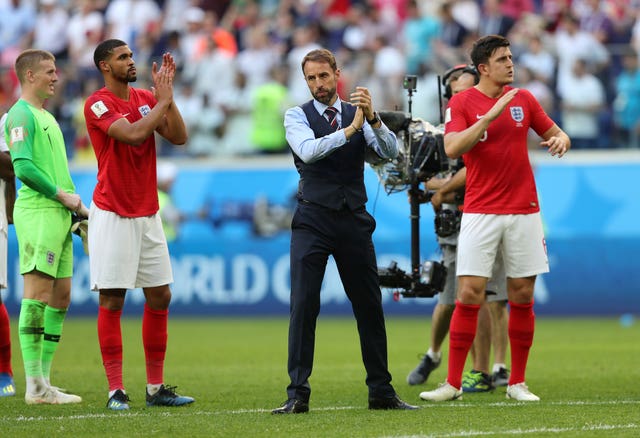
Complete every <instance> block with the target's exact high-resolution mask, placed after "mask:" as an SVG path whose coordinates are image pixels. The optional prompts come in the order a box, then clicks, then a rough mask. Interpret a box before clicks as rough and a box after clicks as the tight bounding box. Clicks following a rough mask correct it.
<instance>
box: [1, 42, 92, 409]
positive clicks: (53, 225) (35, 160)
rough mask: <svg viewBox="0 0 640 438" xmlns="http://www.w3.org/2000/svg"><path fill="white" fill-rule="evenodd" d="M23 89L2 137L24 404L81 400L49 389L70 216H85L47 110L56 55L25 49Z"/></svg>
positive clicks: (19, 69)
mask: <svg viewBox="0 0 640 438" xmlns="http://www.w3.org/2000/svg"><path fill="white" fill-rule="evenodd" d="M15 69H16V74H17V76H18V79H19V80H20V86H21V89H22V92H21V95H20V99H19V100H18V101H17V102H16V103H15V104H14V105H13V106H12V107H11V109H10V110H9V113H8V117H7V121H6V125H5V130H4V133H3V134H4V136H5V139H6V141H7V144H8V145H9V151H10V153H11V159H12V161H13V167H14V170H15V174H16V176H17V177H18V179H20V181H21V182H22V187H21V188H20V190H19V191H18V198H17V200H16V203H15V209H14V225H15V230H16V235H17V238H18V251H19V256H20V273H21V274H22V275H23V278H24V294H23V299H22V303H21V307H20V318H19V322H18V331H19V339H20V348H21V350H22V357H23V362H24V370H25V376H26V392H25V402H26V403H27V404H67V403H79V402H80V401H82V399H81V398H80V397H79V396H77V395H73V394H67V393H65V392H63V390H61V389H60V388H57V387H55V386H52V385H51V383H50V380H49V376H50V370H51V362H52V358H53V355H54V353H55V351H56V349H57V347H58V342H59V340H60V336H61V334H62V325H63V321H64V318H65V315H66V313H67V308H68V307H69V303H70V302H71V276H72V273H73V245H72V244H73V242H72V238H71V234H70V232H69V230H70V227H71V216H72V212H75V213H76V214H77V215H78V216H84V217H87V216H88V214H89V211H88V209H87V207H86V206H85V205H84V204H83V203H82V200H81V199H80V196H79V195H78V194H76V193H75V186H74V184H73V181H72V180H71V175H70V173H69V165H68V163H67V156H66V149H65V144H64V138H63V136H62V131H61V130H60V127H59V125H58V122H57V121H56V120H55V118H54V117H53V115H51V113H49V112H48V111H47V110H45V109H44V104H45V102H46V100H47V99H48V98H50V97H52V96H53V94H54V92H55V87H56V82H57V81H58V76H57V74H56V67H55V58H54V56H53V55H52V54H51V53H49V52H47V51H43V50H32V49H30V50H25V51H23V52H22V53H21V54H20V55H19V56H18V58H17V59H16V62H15Z"/></svg>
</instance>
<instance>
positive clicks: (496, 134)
mask: <svg viewBox="0 0 640 438" xmlns="http://www.w3.org/2000/svg"><path fill="white" fill-rule="evenodd" d="M509 45H510V44H509V40H507V39H506V38H504V37H502V36H498V35H489V36H486V37H483V38H480V39H479V40H477V41H476V42H475V44H474V46H473V49H472V50H471V60H472V61H473V64H474V65H475V66H476V68H477V69H478V72H479V73H480V81H479V83H478V84H477V85H476V86H475V87H473V88H470V89H468V90H466V91H463V92H461V93H458V94H456V95H455V96H453V97H452V99H451V100H450V101H449V105H448V107H447V110H446V114H445V136H444V143H445V151H446V153H447V155H448V156H449V157H451V158H457V157H460V156H462V157H463V158H464V163H465V165H466V167H467V182H466V191H465V205H464V213H463V215H462V224H461V228H460V237H459V241H458V254H457V261H456V264H457V271H456V275H457V276H458V292H457V301H456V308H455V310H454V312H453V316H452V319H451V325H450V329H449V333H450V335H449V367H448V373H447V381H446V382H445V383H444V384H442V385H441V386H440V387H439V388H437V389H435V390H433V391H425V392H422V393H420V398H422V399H423V400H429V401H445V400H454V399H458V398H460V397H461V396H462V390H461V386H462V383H461V379H462V372H463V369H464V365H465V361H466V358H467V354H468V352H469V349H470V347H471V344H472V343H473V339H474V337H475V334H476V327H477V320H478V310H479V309H480V304H481V303H482V301H483V300H484V296H485V288H486V285H487V280H488V278H489V277H491V271H492V267H493V263H494V260H495V256H496V253H497V251H498V249H499V248H500V249H502V252H503V260H504V264H505V270H506V274H507V293H508V298H509V306H510V312H509V329H508V331H509V341H510V347H511V376H510V377H509V385H508V387H507V398H512V399H515V400H519V401H537V400H540V398H539V397H538V396H536V395H535V394H533V393H531V392H530V391H529V389H528V387H527V385H526V384H525V370H526V366H527V360H528V356H529V349H530V348H531V343H532V341H533V331H534V319H535V317H534V313H533V289H534V284H535V280H536V275H538V274H542V273H545V272H548V271H549V262H548V259H547V253H546V244H545V240H544V233H543V230H542V220H541V218H540V207H539V203H538V195H537V192H536V186H535V181H534V177H533V170H532V168H531V163H530V162H529V155H528V152H527V132H528V131H529V128H532V129H533V130H534V131H535V132H536V133H537V134H538V135H540V136H541V137H542V138H543V141H542V142H541V146H543V147H546V148H547V149H548V151H549V153H550V154H551V155H553V156H558V157H562V156H563V155H564V154H565V153H566V152H567V151H568V150H569V148H570V147H571V140H570V139H569V137H568V136H567V134H566V133H564V132H563V131H562V130H561V129H560V128H559V127H558V126H557V125H556V124H555V123H554V122H553V120H551V119H550V118H549V116H548V115H547V114H546V113H545V112H544V110H543V109H542V107H541V106H540V104H539V103H538V102H537V101H536V99H535V98H534V97H533V96H532V95H531V93H529V92H528V91H527V90H524V89H517V88H512V87H511V86H510V85H509V84H511V83H512V82H513V78H514V65H513V56H512V54H511V50H510V49H509Z"/></svg>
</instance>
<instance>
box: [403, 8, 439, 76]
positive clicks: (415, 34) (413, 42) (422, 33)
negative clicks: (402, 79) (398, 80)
mask: <svg viewBox="0 0 640 438" xmlns="http://www.w3.org/2000/svg"><path fill="white" fill-rule="evenodd" d="M439 34H440V22H439V21H438V20H437V19H436V18H435V17H434V16H432V15H426V14H425V15H423V14H422V13H421V11H420V7H419V6H418V2H417V1H416V0H410V1H409V5H408V6H407V19H406V20H405V22H404V27H403V30H402V37H403V48H404V56H406V59H407V74H412V75H416V74H418V73H419V72H420V69H421V66H422V65H424V64H426V63H428V62H429V61H430V60H431V58H432V57H433V48H432V44H433V41H434V40H436V39H437V38H438V35H439Z"/></svg>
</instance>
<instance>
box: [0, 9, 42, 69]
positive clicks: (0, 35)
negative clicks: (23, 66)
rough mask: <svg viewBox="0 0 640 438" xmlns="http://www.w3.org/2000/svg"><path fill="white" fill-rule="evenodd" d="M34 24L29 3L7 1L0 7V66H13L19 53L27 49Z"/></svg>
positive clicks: (32, 11) (33, 15)
mask: <svg viewBox="0 0 640 438" xmlns="http://www.w3.org/2000/svg"><path fill="white" fill-rule="evenodd" d="M35 22H36V11H35V9H34V8H33V5H32V4H31V3H30V2H25V1H20V0H9V1H8V2H7V4H6V5H4V7H2V6H0V55H1V59H0V64H4V65H8V66H11V65H13V61H14V60H15V58H16V57H17V56H18V54H19V53H20V51H22V50H23V49H26V48H28V47H29V42H30V41H31V38H32V36H33V35H32V33H33V29H34V26H35Z"/></svg>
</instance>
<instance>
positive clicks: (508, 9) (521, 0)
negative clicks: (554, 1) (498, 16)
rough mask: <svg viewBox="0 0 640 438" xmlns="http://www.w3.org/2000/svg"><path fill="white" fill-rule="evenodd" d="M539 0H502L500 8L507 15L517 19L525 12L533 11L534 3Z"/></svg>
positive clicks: (534, 8) (534, 9)
mask: <svg viewBox="0 0 640 438" xmlns="http://www.w3.org/2000/svg"><path fill="white" fill-rule="evenodd" d="M539 1H541V0H502V2H501V6H500V9H501V10H502V13H503V14H504V15H506V16H507V17H511V18H513V19H514V21H518V20H519V19H520V18H521V17H522V16H523V14H525V13H535V11H536V7H535V3H537V2H539Z"/></svg>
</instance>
